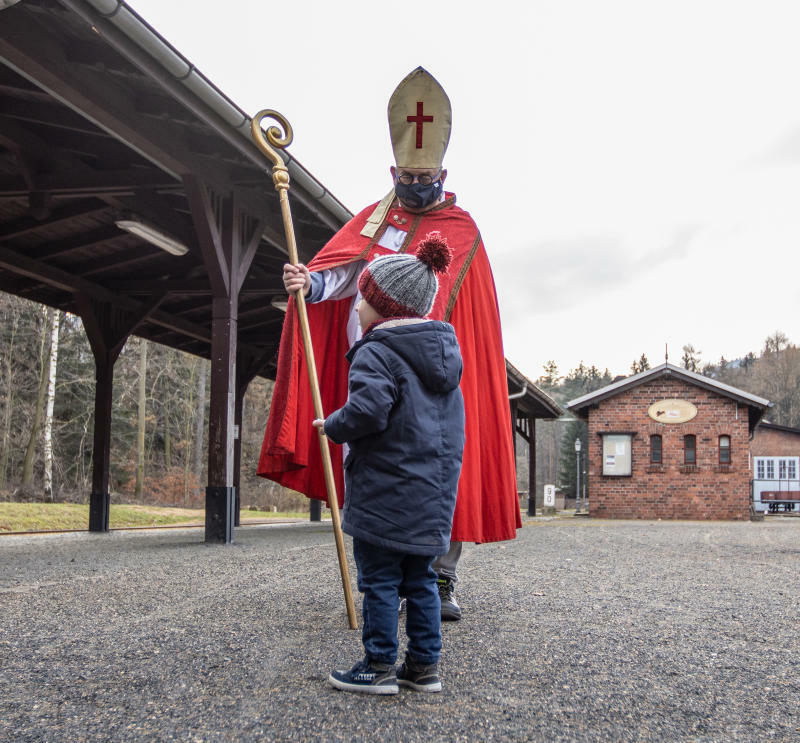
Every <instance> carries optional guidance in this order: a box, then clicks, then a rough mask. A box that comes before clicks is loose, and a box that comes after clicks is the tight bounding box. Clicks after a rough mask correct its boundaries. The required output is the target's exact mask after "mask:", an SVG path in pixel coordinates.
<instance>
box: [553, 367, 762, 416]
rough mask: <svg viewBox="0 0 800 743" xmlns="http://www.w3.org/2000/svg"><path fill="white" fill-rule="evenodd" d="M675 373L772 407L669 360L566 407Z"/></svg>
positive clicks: (745, 401) (737, 397) (759, 404)
mask: <svg viewBox="0 0 800 743" xmlns="http://www.w3.org/2000/svg"><path fill="white" fill-rule="evenodd" d="M673 374H674V375H675V376H677V377H682V378H684V379H687V380H689V381H690V382H692V383H694V384H697V385H698V386H701V387H704V388H706V389H709V390H712V391H715V392H718V393H721V394H723V395H725V396H726V397H733V398H735V399H737V400H739V401H741V402H744V403H745V404H747V405H752V406H754V407H758V408H764V409H766V408H770V407H772V403H771V402H770V401H769V400H766V399H765V398H763V397H758V395H752V394H750V393H749V392H745V391H744V390H740V389H738V388H737V387H731V386H730V385H728V384H724V383H723V382H718V381H716V380H715V379H712V378H711V377H706V376H703V375H702V374H698V373H697V372H692V371H689V370H688V369H683V368H681V367H680V366H675V365H674V364H670V363H669V362H665V363H663V364H660V365H659V366H656V367H653V368H652V369H647V370H646V371H643V372H639V373H638V374H634V375H633V376H631V377H626V378H625V379H622V380H620V381H619V382H615V383H613V384H610V385H607V386H606V387H601V388H600V389H599V390H595V391H594V392H590V393H588V394H586V395H582V396H581V397H576V398H575V399H574V400H569V401H568V402H567V403H566V405H565V407H566V409H567V410H574V409H580V408H582V407H584V406H586V405H587V404H591V403H595V402H600V401H601V400H605V399H607V398H609V397H613V396H614V395H616V394H619V393H620V392H622V391H623V390H626V389H629V388H631V387H638V386H639V385H640V384H643V383H644V382H645V381H646V380H647V379H649V378H651V377H657V376H670V375H673Z"/></svg>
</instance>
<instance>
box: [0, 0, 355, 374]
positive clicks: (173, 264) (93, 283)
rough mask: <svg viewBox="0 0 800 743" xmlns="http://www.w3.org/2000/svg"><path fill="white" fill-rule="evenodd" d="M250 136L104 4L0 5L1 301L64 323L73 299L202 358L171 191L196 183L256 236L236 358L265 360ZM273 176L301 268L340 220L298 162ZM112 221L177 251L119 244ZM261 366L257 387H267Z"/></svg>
mask: <svg viewBox="0 0 800 743" xmlns="http://www.w3.org/2000/svg"><path fill="white" fill-rule="evenodd" d="M265 83H266V84H265V89H266V91H267V92H266V93H265V98H266V100H265V103H267V104H269V103H270V101H269V93H268V87H269V86H268V77H266V76H265ZM249 124H250V119H249V116H248V115H247V114H246V113H244V112H243V111H242V110H241V109H239V108H238V107H237V106H236V105H235V104H234V103H233V102H231V101H230V100H229V99H228V98H227V97H226V96H225V95H224V94H223V93H222V92H221V91H220V90H219V89H217V88H216V87H215V86H214V85H213V84H212V83H211V82H210V81H208V80H207V79H206V78H205V77H204V76H203V75H202V74H201V73H200V72H199V71H198V70H197V69H196V68H195V67H194V66H193V65H192V64H191V63H190V62H189V61H188V60H186V59H185V58H184V57H183V56H182V55H181V54H180V53H179V52H178V51H177V50H175V49H174V48H173V47H171V46H170V45H169V44H168V43H167V42H166V41H165V40H164V39H163V38H161V37H160V36H159V34H158V33H157V32H156V31H155V30H154V29H152V28H151V27H150V26H149V25H147V23H146V22H144V21H143V20H142V19H141V18H140V17H139V16H138V15H137V14H136V13H135V12H133V11H132V10H131V9H130V8H129V7H128V6H127V5H125V3H123V2H120V1H119V0H22V2H17V3H11V4H9V0H5V2H4V3H0V290H3V291H6V292H9V293H11V294H15V295H18V296H21V297H25V298H27V299H31V300H33V301H36V302H40V303H42V304H46V305H49V306H52V307H57V308H60V309H62V310H66V311H69V312H77V309H78V308H77V305H76V302H77V301H78V299H77V298H78V297H79V296H82V297H83V298H84V301H85V299H88V300H90V301H91V300H96V301H101V302H104V303H109V304H111V305H112V306H114V307H116V308H119V309H120V310H122V311H126V312H133V313H135V314H137V315H139V316H141V315H143V314H144V315H145V316H146V317H145V319H144V320H143V321H142V322H141V323H140V324H138V325H137V326H136V329H135V333H136V335H139V336H142V337H145V338H148V339H150V340H153V341H156V342H158V343H162V344H164V345H167V346H170V347H173V348H177V349H180V350H183V351H187V352H189V353H193V354H196V355H198V356H202V357H206V358H209V357H210V354H211V323H212V302H211V296H212V287H211V281H210V279H209V276H208V273H207V271H206V268H205V267H204V260H203V250H208V244H209V242H212V243H213V240H208V239H205V240H204V237H206V238H207V236H203V235H199V234H198V229H197V228H196V226H195V225H196V222H197V220H193V219H192V210H191V207H190V203H189V201H190V198H191V194H187V185H186V184H187V177H191V178H197V179H198V180H200V181H201V182H202V183H204V184H208V185H210V186H211V187H212V189H214V191H212V194H213V193H214V192H216V193H220V194H225V193H228V194H230V193H234V194H235V195H236V203H237V207H238V208H239V209H240V210H241V212H240V214H241V228H242V230H243V231H246V230H247V229H248V226H249V227H250V228H253V229H254V231H258V232H259V233H260V234H258V235H256V234H254V236H253V239H252V240H251V241H250V242H249V243H247V242H245V247H246V248H247V249H248V250H250V251H254V257H253V261H252V264H251V265H250V268H249V271H248V273H247V275H246V277H244V278H243V283H242V289H241V291H240V301H239V312H238V338H239V351H240V353H243V354H247V355H248V356H250V357H251V358H260V359H267V358H270V359H271V358H272V356H274V351H275V350H276V349H277V343H278V339H279V337H280V331H281V325H282V322H283V313H282V311H281V310H280V309H279V308H278V307H276V306H274V305H273V304H272V302H273V300H275V301H276V302H277V301H279V300H282V299H285V292H284V290H283V285H282V282H281V280H280V267H281V265H282V264H283V263H284V262H285V260H286V251H285V241H284V234H283V224H282V221H281V216H280V212H279V207H278V200H277V195H276V193H275V191H274V189H273V186H272V178H271V175H270V170H271V164H270V163H268V162H267V161H266V160H265V159H264V157H263V156H262V155H261V153H260V152H259V151H258V150H257V149H256V148H255V146H254V145H253V144H252V142H251V141H250V133H249ZM288 165H289V170H290V174H291V177H292V182H291V191H290V199H291V203H292V213H293V220H294V226H295V231H296V234H297V242H298V248H299V251H300V256H301V259H302V260H308V259H309V258H310V257H311V256H312V255H313V254H314V253H316V252H317V251H318V250H319V248H320V247H321V246H322V245H323V244H324V243H325V242H326V241H327V240H328V239H329V238H330V236H331V235H332V234H333V233H334V232H335V231H336V229H338V228H339V227H340V226H341V225H342V224H344V222H345V221H346V220H347V219H349V217H350V216H351V215H350V212H349V211H348V210H347V209H346V208H345V207H344V206H343V205H342V204H341V203H340V202H339V201H338V200H336V198H335V197H333V195H332V194H330V192H328V191H327V189H326V188H325V187H324V186H323V185H322V184H320V183H319V182H318V181H317V180H316V179H315V178H314V177H313V176H312V175H311V174H310V173H309V172H308V171H307V170H306V169H305V168H304V167H303V166H302V165H301V164H300V163H298V162H297V161H296V160H291V159H290V161H289V163H288ZM211 206H212V207H213V206H215V205H211ZM209 211H210V212H218V211H219V210H218V209H212V208H210V209H209ZM123 218H132V219H135V220H140V221H143V222H146V223H148V224H150V225H153V226H155V227H156V228H158V229H159V230H160V231H163V232H164V233H167V234H169V235H171V236H172V237H174V238H175V239H176V240H178V241H179V242H181V243H183V244H184V245H186V246H187V247H188V249H189V250H188V252H187V253H186V254H185V255H182V256H176V255H172V254H170V253H168V252H166V251H165V250H162V249H160V248H158V247H155V246H154V245H152V244H150V243H149V242H146V241H145V240H143V239H142V238H140V237H136V236H134V235H132V234H130V233H129V232H126V231H124V230H122V229H120V228H119V227H117V226H116V224H115V223H116V222H117V221H118V220H120V219H123ZM271 363H272V362H270V363H268V364H267V365H266V366H264V367H263V368H261V369H260V372H261V373H266V374H267V375H271V372H272V367H271Z"/></svg>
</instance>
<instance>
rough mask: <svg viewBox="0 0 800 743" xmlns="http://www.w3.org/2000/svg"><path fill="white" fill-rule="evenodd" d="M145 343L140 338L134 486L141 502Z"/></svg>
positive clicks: (144, 414)
mask: <svg viewBox="0 0 800 743" xmlns="http://www.w3.org/2000/svg"><path fill="white" fill-rule="evenodd" d="M146 379H147V341H146V340H145V339H144V338H142V339H141V341H140V342H139V397H138V412H139V415H138V426H137V429H136V433H137V436H136V485H135V488H134V492H135V493H136V497H137V499H139V500H141V497H142V491H143V488H144V434H145V424H146V422H147V394H146V393H147V388H146V386H145V382H146Z"/></svg>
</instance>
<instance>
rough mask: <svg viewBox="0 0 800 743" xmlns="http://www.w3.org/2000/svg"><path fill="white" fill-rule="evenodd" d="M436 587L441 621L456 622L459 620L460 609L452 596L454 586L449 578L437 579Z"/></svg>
mask: <svg viewBox="0 0 800 743" xmlns="http://www.w3.org/2000/svg"><path fill="white" fill-rule="evenodd" d="M436 585H437V587H438V588H439V598H440V599H441V600H442V620H443V621H445V622H457V621H458V620H459V619H461V607H460V606H459V605H458V601H456V597H455V596H454V595H453V594H454V592H455V590H456V586H455V583H453V581H452V580H450V578H438V579H437V581H436Z"/></svg>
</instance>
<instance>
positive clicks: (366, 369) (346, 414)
mask: <svg viewBox="0 0 800 743" xmlns="http://www.w3.org/2000/svg"><path fill="white" fill-rule="evenodd" d="M397 394H398V386H397V381H396V379H395V376H394V374H393V373H392V370H391V368H390V365H389V363H388V362H387V360H386V359H385V358H384V356H383V355H382V354H381V353H380V351H379V346H378V345H377V344H374V343H368V344H365V345H364V346H362V347H361V348H360V349H359V350H358V352H357V353H356V355H355V357H354V358H353V363H352V364H351V366H350V375H349V383H348V395H347V402H346V403H345V404H344V406H343V407H341V408H339V409H338V410H336V411H334V412H333V413H331V414H330V415H329V416H328V417H327V418H326V419H325V434H326V435H327V436H328V438H330V439H331V441H333V442H335V443H337V444H341V443H344V442H346V441H347V442H349V441H354V440H355V439H359V438H361V437H362V436H369V435H371V434H375V433H379V432H381V431H384V430H386V427H387V425H388V421H389V414H390V413H391V411H392V408H393V407H394V406H395V403H396V402H397Z"/></svg>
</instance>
